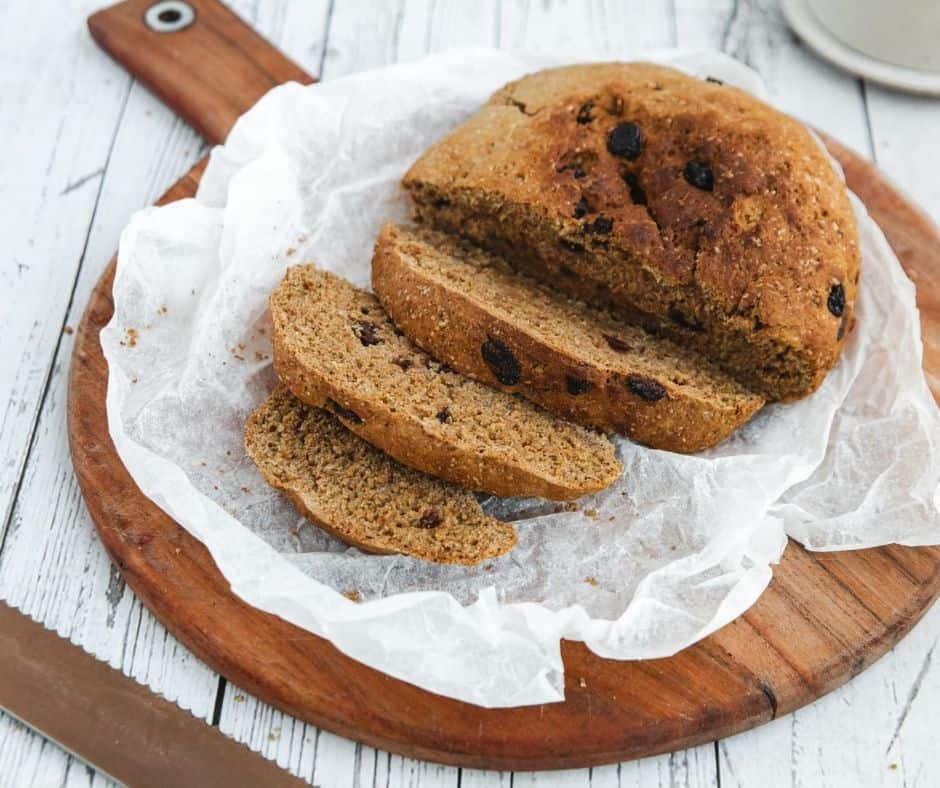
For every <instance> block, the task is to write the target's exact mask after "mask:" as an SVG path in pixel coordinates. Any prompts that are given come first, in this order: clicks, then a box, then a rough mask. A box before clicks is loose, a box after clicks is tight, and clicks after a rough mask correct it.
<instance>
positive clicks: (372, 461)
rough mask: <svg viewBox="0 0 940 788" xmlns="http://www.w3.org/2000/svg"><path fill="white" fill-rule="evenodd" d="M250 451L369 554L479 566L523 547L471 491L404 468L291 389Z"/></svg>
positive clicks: (249, 441) (249, 433) (308, 510)
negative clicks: (388, 554) (396, 554)
mask: <svg viewBox="0 0 940 788" xmlns="http://www.w3.org/2000/svg"><path fill="white" fill-rule="evenodd" d="M245 449H246V450H247V452H248V456H249V457H251V459H252V460H254V462H255V464H256V465H257V466H258V470H260V471H261V475H262V476H264V479H265V481H266V482H267V483H268V484H270V485H271V486H272V487H274V488H276V489H278V490H281V491H282V492H284V493H286V494H287V495H288V497H290V499H291V500H292V501H293V502H294V505H295V506H296V507H297V508H298V509H299V510H300V512H301V514H303V516H304V517H306V518H307V519H309V520H310V521H311V522H313V523H314V524H316V525H318V526H319V527H321V528H322V529H323V530H324V531H328V532H329V533H331V534H333V536H335V537H337V538H338V539H342V540H343V541H344V542H346V543H347V544H351V545H354V546H356V547H360V548H362V549H363V550H366V551H368V552H371V553H402V554H404V555H410V556H414V557H415V558H424V559H426V560H428V561H437V562H439V563H448V564H475V563H478V562H479V561H483V560H485V559H487V558H495V557H496V556H498V555H502V554H503V553H505V552H507V551H509V550H510V549H512V547H513V545H514V544H515V543H516V533H515V531H514V530H513V528H512V526H509V525H507V524H506V523H501V522H499V521H498V520H494V519H493V518H492V517H487V516H486V515H485V514H484V513H483V510H482V509H481V508H480V504H479V503H477V501H476V499H475V498H474V497H473V494H472V493H470V492H468V491H466V490H461V489H459V488H456V487H454V486H453V485H450V484H447V482H442V481H440V480H438V479H433V478H431V477H430V476H427V475H426V474H423V473H419V472H418V471H413V470H411V469H410V468H405V467H404V466H402V465H399V464H398V463H397V462H395V461H394V460H392V459H391V458H389V457H386V456H385V455H384V454H382V452H380V451H378V450H377V449H375V448H374V447H372V446H370V445H369V444H368V443H366V442H365V441H364V440H362V439H361V438H357V437H356V436H355V435H353V434H352V433H351V432H350V431H349V430H347V429H346V428H345V427H343V426H342V425H341V424H340V423H339V422H338V421H337V420H336V419H335V418H334V417H333V416H331V415H330V414H329V413H327V412H326V411H324V410H320V409H319V408H311V407H309V406H307V405H304V404H303V403H302V402H301V401H300V400H298V399H297V398H296V397H294V396H293V395H292V394H291V393H290V392H289V391H288V390H287V389H286V388H285V387H283V386H279V387H278V388H277V389H275V390H274V392H272V393H271V395H270V396H269V397H268V399H267V400H265V401H264V402H263V403H262V404H261V405H260V406H259V407H258V408H257V410H255V412H254V413H252V414H251V416H250V417H249V419H248V422H247V424H246V425H245Z"/></svg>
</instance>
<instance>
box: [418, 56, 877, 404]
mask: <svg viewBox="0 0 940 788" xmlns="http://www.w3.org/2000/svg"><path fill="white" fill-rule="evenodd" d="M404 185H405V187H406V188H407V189H408V190H409V192H410V193H411V195H412V197H413V199H414V201H415V206H416V213H417V216H418V217H419V218H420V219H422V220H425V221H427V222H430V223H432V224H434V225H436V226H437V227H438V228H440V229H444V230H447V231H450V232H454V233H460V234H462V235H464V236H465V237H467V238H469V239H470V240H473V241H474V242H476V243H479V244H481V245H484V246H487V247H489V248H490V249H492V250H494V251H497V252H499V253H501V254H503V255H505V256H506V257H507V258H509V259H510V260H511V261H512V263H513V264H514V265H515V266H516V267H517V268H520V269H521V270H523V271H526V272H528V273H530V274H532V275H534V276H536V277H539V278H541V279H543V280H545V281H547V282H550V283H551V285H552V286H553V287H555V288H557V289H559V290H562V291H564V292H566V293H568V294H569V295H573V296H575V297H578V298H582V299H585V300H587V301H590V302H603V303H607V304H609V305H611V306H613V307H616V308H618V309H619V310H621V311H622V313H623V316H625V317H627V318H629V319H631V320H633V321H635V322H638V323H640V324H641V325H643V326H645V327H646V328H648V329H650V330H654V331H656V332H659V333H662V334H665V335H668V336H670V337H672V338H673V339H675V340H677V341H679V342H681V343H682V344H683V345H685V346H689V347H693V348H695V349H697V350H699V351H701V352H703V353H705V354H707V355H708V356H709V357H710V358H712V359H713V360H715V361H717V362H718V363H720V364H721V365H722V366H723V368H725V369H726V370H728V371H729V372H731V373H732V374H734V375H735V376H736V377H737V378H738V380H740V381H741V382H742V383H743V384H744V385H746V386H747V387H748V388H751V389H754V390H759V391H761V392H762V393H764V394H765V395H767V396H768V397H769V398H771V399H784V400H786V399H795V398H798V397H801V396H805V395H806V394H808V393H810V392H811V391H813V390H814V389H815V388H816V387H817V386H818V385H819V384H820V382H821V381H822V379H823V377H824V376H825V374H826V372H827V371H828V370H829V369H830V368H831V367H832V365H833V364H834V363H835V361H836V360H837V358H838V355H839V353H840V352H841V349H842V345H843V343H844V337H845V334H846V332H847V329H848V328H849V327H850V326H851V320H852V310H853V304H854V301H855V295H856V289H857V281H858V272H859V264H860V256H859V248H858V241H857V234H856V228H855V220H854V216H853V214H852V210H851V206H850V203H849V200H848V196H847V193H846V189H845V185H844V183H843V182H842V180H841V179H840V178H839V176H838V175H837V173H836V172H835V171H834V169H833V167H832V166H831V164H830V162H829V160H828V158H827V156H826V153H825V152H824V150H823V149H822V148H821V146H820V145H819V144H818V143H817V141H816V140H815V139H814V138H813V137H812V135H811V134H810V133H809V131H808V130H807V129H806V128H805V127H804V126H803V125H802V124H800V123H798V122H797V121H795V120H794V119H792V118H790V117H788V116H786V115H784V114H782V113H780V112H778V111H777V110H775V109H773V108H772V107H769V106H768V105H766V104H764V103H763V102H761V101H759V100H758V99H756V98H754V97H752V96H750V95H749V94H747V93H745V92H743V91H741V90H738V89H737V88H733V87H731V86H728V85H723V84H719V83H715V82H709V81H705V80H699V79H695V78H693V77H690V76H688V75H685V74H683V73H681V72H679V71H676V70H674V69H670V68H666V67H663V66H657V65H652V64H648V63H598V64H586V65H576V66H568V67H563V68H557V69H550V70H546V71H541V72H538V73H535V74H531V75H528V76H526V77H523V78H522V79H520V80H518V81H516V82H513V83H510V84H508V85H506V86H505V87H504V88H502V89H501V90H499V91H497V93H496V94H494V95H493V96H492V98H491V99H490V100H489V102H488V103H487V104H486V105H485V106H484V107H483V108H482V109H481V110H480V111H479V112H478V113H477V114H476V115H474V116H473V117H471V118H470V119H468V120H467V121H465V122H464V123H463V124H461V125H460V126H458V127H457V128H456V129H455V130H454V131H452V132H451V133H450V134H449V135H448V136H446V137H445V138H444V139H442V140H441V141H440V142H439V143H437V144H436V145H434V146H432V147H431V148H429V149H428V150H427V151H426V152H425V153H424V154H423V155H422V156H421V157H420V158H419V159H418V161H417V162H416V163H415V164H414V165H413V166H412V167H411V169H410V170H409V172H408V173H407V174H406V175H405V178H404Z"/></svg>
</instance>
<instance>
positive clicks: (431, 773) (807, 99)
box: [0, 0, 940, 788]
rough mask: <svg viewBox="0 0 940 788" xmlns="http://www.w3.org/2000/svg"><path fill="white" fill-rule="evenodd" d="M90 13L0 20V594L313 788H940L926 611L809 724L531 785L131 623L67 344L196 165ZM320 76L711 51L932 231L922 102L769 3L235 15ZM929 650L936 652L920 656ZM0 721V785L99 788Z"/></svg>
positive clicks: (102, 781)
mask: <svg viewBox="0 0 940 788" xmlns="http://www.w3.org/2000/svg"><path fill="white" fill-rule="evenodd" d="M101 5H103V3H102V2H101V0H69V2H62V0H6V2H4V3H3V4H2V7H3V9H4V12H5V13H4V23H3V25H2V26H0V143H2V153H0V238H3V240H4V247H5V249H6V251H5V252H3V253H2V254H0V304H2V306H0V337H2V340H0V597H2V598H3V599H5V600H7V601H9V602H10V603H11V604H13V605H15V606H17V607H18V608H20V609H21V610H23V611H25V612H27V613H29V614H30V615H31V616H33V617H35V618H37V619H38V620H40V621H42V622H43V623H44V624H45V625H46V626H48V627H50V628H54V629H55V630H56V631H58V632H59V633H60V634H61V635H63V636H65V637H68V638H70V639H71V640H72V641H74V642H76V643H79V644H81V645H82V646H83V647H84V648H85V649H87V650H88V651H90V652H92V653H94V654H95V655H97V656H98V657H99V658H101V659H104V660H107V661H108V662H110V664H111V665H112V666H114V667H117V668H120V669H121V670H123V671H124V672H125V673H127V674H128V675H131V676H133V677H134V678H135V679H137V680H138V681H141V682H143V683H146V684H147V685H149V686H150V687H151V688H153V689H154V690H155V691H157V692H159V693H162V694H163V695H165V696H166V697H168V698H170V699H171V700H174V701H176V702H178V703H179V704H180V705H181V706H183V707H184V708H186V709H189V710H190V711H191V712H192V713H193V714H195V715H197V716H198V717H201V718H203V719H205V720H206V721H207V722H209V723H211V724H213V725H218V726H219V727H220V729H221V730H222V731H223V732H224V733H226V734H228V735H230V736H232V737H234V738H236V739H238V740H239V741H242V742H245V743H247V744H248V745H249V746H251V747H253V748H255V749H257V750H259V751H261V752H262V753H263V754H264V755H265V756H267V757H269V758H274V759H276V760H277V761H278V763H280V764H282V765H283V766H286V767H287V768H289V769H290V770H291V771H293V772H295V773H296V774H299V775H301V776H303V777H305V778H307V779H309V780H310V781H311V782H313V783H315V784H317V785H320V786H323V788H333V787H334V786H351V785H362V786H372V785H375V786H388V787H391V786H402V785H409V786H421V787H422V788H430V787H431V786H458V785H459V786H463V787H464V788H470V786H509V785H515V786H523V785H529V784H536V783H537V784H540V785H565V786H568V785H570V786H579V785H597V786H615V785H619V786H647V785H664V786H665V785H669V786H688V787H689V788H700V787H701V786H721V787H722V788H727V787H728V786H754V785H760V786H762V788H775V787H776V786H784V785H793V786H796V785H806V786H858V785H864V786H881V785H886V786H888V785H890V786H894V785H905V786H910V787H911V788H913V786H923V787H924V788H932V787H933V786H940V755H938V743H940V654H938V653H937V644H938V641H940V606H938V607H937V608H935V609H934V610H933V611H932V612H931V613H930V614H928V615H927V617H926V618H925V620H924V621H923V622H922V623H921V624H920V625H918V626H917V627H916V628H915V630H914V631H913V633H912V634H911V635H910V636H909V637H908V638H907V639H906V640H904V641H903V642H902V643H901V644H900V645H899V646H898V647H897V648H896V649H895V650H894V651H893V652H892V653H890V654H889V655H888V656H886V657H885V658H884V659H883V660H881V661H880V662H879V663H877V664H876V665H875V666H874V667H873V668H871V669H870V670H868V671H867V672H865V673H864V674H863V675H861V676H859V677H858V678H856V679H855V680H854V681H852V682H851V683H850V684H849V685H847V686H846V687H844V688H843V689H841V690H839V691H838V692H835V693H833V694H832V695H830V696H828V697H826V698H824V699H822V700H821V701H819V702H817V703H815V704H813V705H812V706H810V707H808V708H805V709H802V710H801V711H798V712H797V713H795V714H792V715H790V716H788V717H784V718H782V719H779V720H776V721H775V722H773V723H771V724H769V725H766V726H764V727H762V728H759V729H757V730H754V731H751V732H749V733H745V734H741V735H739V736H735V737H734V738H731V739H727V740H725V741H722V742H719V743H718V744H715V745H711V744H710V745H704V746H701V747H697V748H695V749H691V750H687V751H685V752H677V753H674V754H672V755H664V756H660V757H656V758H649V759H646V760H643V761H639V762H633V763H625V764H621V765H615V766H609V767H603V768H596V769H591V770H588V769H582V770H575V771H570V772H556V773H542V774H531V773H527V774H522V773H517V774H508V773H496V772H479V771H470V770H459V769H454V768H448V767H442V766H436V765H433V764H428V763H422V762H418V761H413V760H409V759H405V758H401V757H399V756H395V755H388V754H387V753H384V752H376V751H375V750H372V749H370V748H368V747H364V746H360V745H357V744H354V743H353V742H350V741H347V740H344V739H341V738H339V737H337V736H334V735H332V734H330V733H326V732H324V731H319V730H316V729H315V728H313V727H311V726H309V725H305V724H304V723H301V722H298V721H296V720H294V719H292V718H290V717H288V716H286V715H284V714H282V713H280V712H278V711H275V710H274V709H272V708H270V707H268V706H266V705H264V704H262V703H259V702H258V701H256V700H254V699H253V698H252V697H250V696H248V695H246V694H245V693H243V692H241V691H240V690H239V689H238V688H237V687H234V686H231V685H227V684H226V682H225V681H224V680H222V679H220V678H219V676H217V675H216V674H215V673H213V672H212V671H211V670H209V669H208V668H207V667H205V666H204V665H203V664H202V663H200V662H199V661H198V660H197V659H195V657H193V656H192V655H191V654H189V653H188V652H187V651H186V649H185V648H183V647H182V646H181V645H179V644H178V643H177V642H176V641H175V640H174V639H173V638H172V637H170V636H169V635H168V634H167V633H166V632H165V630H164V629H163V627H162V626H161V625H160V624H159V623H158V622H157V621H156V620H154V618H153V617H152V616H151V615H150V614H149V613H148V612H147V611H146V610H144V609H143V608H142V607H141V605H140V603H139V602H138V601H137V600H136V599H135V597H134V595H133V594H132V593H131V592H130V591H129V590H128V589H126V588H125V586H124V583H123V581H122V580H121V577H120V575H119V574H118V573H117V571H116V570H115V569H114V567H112V566H111V564H110V562H109V561H108V558H107V556H106V555H105V553H104V550H103V549H102V547H101V545H100V544H99V542H98V539H97V537H96V535H95V531H94V528H93V527H92V524H91V521H90V520H89V517H88V515H87V513H86V511H85V507H84V505H83V503H82V500H81V496H80V494H79V491H78V487H77V485H76V483H75V479H74V476H73V474H72V469H71V464H70V461H69V452H68V446H67V441H66V436H65V405H66V373H67V368H68V363H69V357H70V355H71V351H72V342H73V336H72V329H71V327H72V326H75V325H76V324H77V322H78V319H79V317H80V314H81V310H82V308H83V307H84V304H85V302H86V301H87V298H88V295H89V292H90V290H91V288H92V286H93V284H94V282H95V281H96V280H97V278H98V276H99V274H100V273H101V271H102V268H103V267H104V265H105V264H106V262H107V261H108V259H109V258H110V256H111V253H112V252H113V251H114V249H115V248H116V247H117V243H118V236H119V233H120V230H121V228H122V227H123V226H124V224H125V223H126V222H127V220H128V218H129V217H130V215H131V213H132V212H133V211H135V210H137V209H138V208H141V207H143V206H146V205H149V204H150V203H151V202H153V200H154V199H155V198H156V197H157V196H158V195H159V194H160V193H161V192H163V190H164V189H165V188H166V187H168V186H169V185H170V184H171V183H172V182H173V181H175V180H176V178H177V177H178V176H179V175H181V174H182V173H183V172H184V171H185V170H186V169H187V168H188V167H189V165H190V164H192V163H193V162H195V161H196V159H197V158H198V157H199V156H200V155H202V153H204V147H205V146H204V144H203V142H202V141H201V140H200V139H199V138H198V137H197V135H196V134H195V133H194V132H193V131H191V130H190V129H189V128H188V127H186V126H185V125H184V124H183V123H182V122H181V121H179V120H178V119H177V118H175V117H174V116H173V114H172V113H171V112H170V111H169V110H167V109H166V108H164V107H163V105H161V104H160V103H159V102H158V101H157V100H156V99H155V98H153V97H152V96H151V95H150V94H149V93H148V92H147V91H146V90H145V89H144V88H143V87H141V85H139V84H138V83H136V82H135V81H134V80H133V79H131V78H130V77H129V76H128V75H127V74H126V73H125V72H124V71H123V70H122V69H121V68H120V67H118V66H117V65H115V64H114V63H112V62H111V61H110V60H109V59H108V58H107V57H106V56H105V55H104V54H103V53H102V52H100V51H99V50H98V49H97V48H96V47H95V45H94V44H93V43H92V41H91V39H90V37H89V36H88V34H87V33H86V30H85V22H84V20H85V18H86V17H87V16H88V14H90V13H91V12H92V11H94V10H96V9H97V8H98V7H100V6H101ZM234 7H235V9H236V10H237V11H238V12H239V13H240V14H241V15H242V16H244V17H245V18H246V19H247V20H249V21H250V22H251V24H253V25H254V26H255V27H256V28H257V29H258V30H260V31H261V33H263V34H264V35H265V36H267V37H268V38H270V39H271V40H273V41H274V42H275V43H276V44H277V45H278V46H279V47H281V48H282V49H283V50H284V51H286V52H287V53H288V54H289V55H290V56H292V57H293V58H294V59H295V60H297V61H298V62H299V63H300V64H301V65H303V66H304V68H306V70H307V71H309V72H310V73H312V74H317V75H319V76H320V77H321V78H322V79H324V80H329V79H334V78H336V77H339V76H341V75H343V74H348V73H350V72H353V71H358V70H361V69H366V68H371V67H374V66H380V65H383V64H386V63H391V62H394V61H398V60H411V59H415V58H418V57H420V56H422V55H424V54H426V53H428V52H432V51H436V50H440V49H444V48H447V47H452V46H460V45H497V46H501V47H512V48H529V49H538V50H551V51H565V50H567V49H572V48H584V47H590V49H591V50H592V51H594V52H600V53H603V54H605V55H609V56H610V57H612V58H625V57H631V56H635V55H636V54H637V53H640V52H642V51H643V50H644V49H648V48H661V47H670V46H681V47H704V46H709V47H716V48H720V49H723V50H725V51H726V52H728V53H730V54H732V55H734V56H735V57H737V58H739V59H741V60H743V61H744V62H746V63H748V64H749V65H751V66H752V67H754V68H756V69H757V70H758V71H759V72H760V73H761V74H762V75H763V77H764V79H765V80H766V81H767V83H768V85H769V87H770V91H771V93H772V95H773V97H774V99H775V100H776V101H777V102H779V104H780V105H781V106H782V107H783V108H784V109H787V110H789V111H791V112H792V113H794V114H796V115H798V116H800V117H802V118H804V119H806V120H807V121H809V122H811V123H813V124H815V125H816V126H818V127H820V128H822V129H824V130H826V131H828V132H830V133H831V134H833V135H834V136H835V137H837V138H838V139H840V140H842V141H843V142H845V143H847V144H848V145H850V146H852V147H853V148H855V149H856V150H858V151H861V152H862V153H863V154H864V155H866V156H869V157H871V158H873V159H874V160H875V161H876V162H877V163H878V165H879V166H880V167H881V168H882V169H883V170H885V171H886V172H887V173H889V174H890V175H891V176H893V177H894V179H895V180H896V181H897V182H898V183H899V184H900V185H901V186H902V187H903V188H904V189H906V190H907V191H908V193H910V194H911V195H912V196H913V197H914V198H915V199H916V200H917V201H918V202H919V203H920V204H921V205H922V206H923V207H924V208H925V209H926V210H927V211H928V212H929V213H930V214H931V215H932V216H933V217H934V218H935V219H938V218H940V101H938V100H931V99H925V98H915V97H910V96H905V95H901V94H897V93H892V92H889V91H886V90H883V89H881V88H878V87H876V86H873V85H869V84H866V83H865V82H863V81H860V80H858V79H855V78H852V77H850V76H847V75H845V74H843V73H841V72H838V71H836V70H834V69H832V68H830V67H829V66H827V65H825V64H824V63H822V62H820V61H818V60H817V59H816V58H815V57H814V56H813V55H811V54H810V53H808V52H807V50H806V49H805V48H804V47H803V46H801V45H800V43H799V42H798V41H797V40H796V39H795V38H794V36H793V35H791V33H790V32H789V31H788V30H787V28H786V26H785V25H784V23H783V20H782V18H781V15H780V12H779V10H778V8H777V5H776V0H667V1H666V2H654V1H653V0H631V1H630V2H617V0H608V1H607V2H602V1H601V0H594V1H593V2H575V1H574V0H569V1H568V2H563V1H562V0H477V1H476V2H465V1H464V2H461V0H389V1H388V2H383V3H366V2H357V1H356V0H303V1H302V2H300V1H298V2H290V0H235V2H234ZM935 656H936V658H935ZM110 784H111V783H110V781H109V780H108V779H107V778H105V777H103V776H102V775H99V774H96V773H95V772H94V770H92V769H90V768H88V767H86V766H85V765H84V764H82V763H80V762H78V761H76V760H75V759H74V758H72V757H70V756H69V755H67V754H66V753H65V752H63V751H62V750H60V749H58V748H57V747H56V746H55V745H53V744H50V743H49V742H47V741H45V740H44V739H43V738H42V737H40V736H38V735H36V734H34V733H32V732H30V731H29V730H27V729H26V728H24V727H23V726H21V725H20V724H19V723H17V722H14V721H13V720H11V719H10V718H9V717H5V716H3V715H2V714H0V786H2V788H7V786H16V787H17V788H19V786H43V787H45V786H60V785H66V786H80V785H93V786H105V785H110Z"/></svg>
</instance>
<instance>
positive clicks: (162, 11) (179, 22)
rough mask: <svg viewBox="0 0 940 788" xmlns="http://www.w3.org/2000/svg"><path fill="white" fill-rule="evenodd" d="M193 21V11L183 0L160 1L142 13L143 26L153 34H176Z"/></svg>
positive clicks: (194, 12)
mask: <svg viewBox="0 0 940 788" xmlns="http://www.w3.org/2000/svg"><path fill="white" fill-rule="evenodd" d="M195 21H196V11H195V9H194V8H193V7H192V6H191V5H190V4H189V3H186V2H184V1H183V0H161V1H160V2H159V3H154V4H153V5H152V6H150V8H148V9H147V10H146V12H145V13H144V24H146V25H147V27H149V28H150V29H151V30H153V31H154V32H155V33H176V32H177V31H179V30H183V29H184V28H187V27H189V26H190V25H191V24H192V23H193V22H195Z"/></svg>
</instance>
